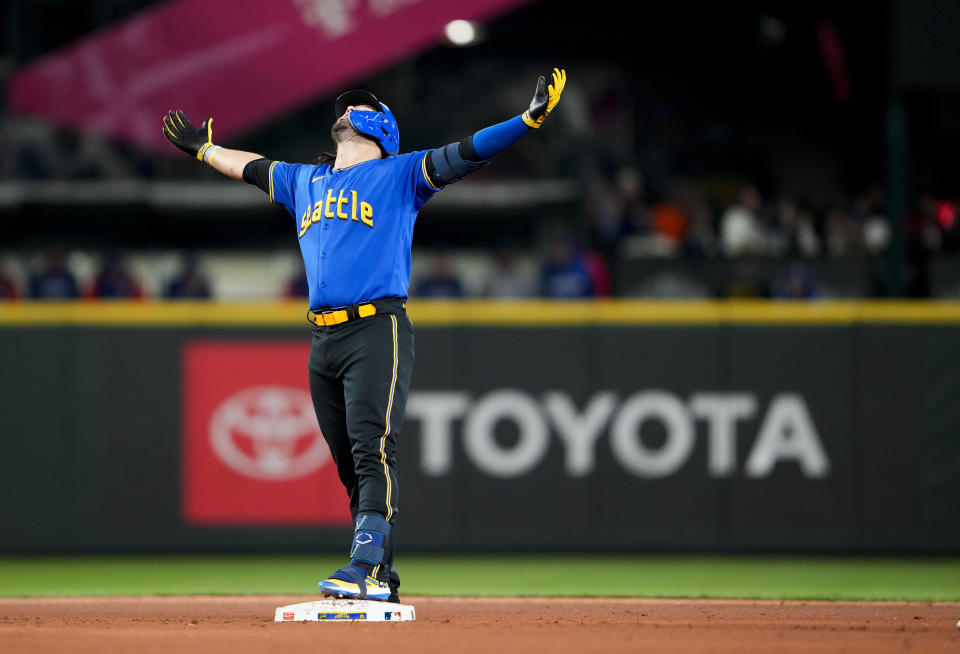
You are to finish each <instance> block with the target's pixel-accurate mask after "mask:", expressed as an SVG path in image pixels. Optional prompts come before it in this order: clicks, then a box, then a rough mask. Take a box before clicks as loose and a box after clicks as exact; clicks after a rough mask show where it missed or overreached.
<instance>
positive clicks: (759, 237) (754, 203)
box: [720, 184, 766, 258]
mask: <svg viewBox="0 0 960 654" xmlns="http://www.w3.org/2000/svg"><path fill="white" fill-rule="evenodd" d="M759 213H760V193H759V192H758V191H757V189H756V188H755V187H753V186H752V185H749V184H747V185H745V186H743V187H741V189H740V191H739V194H738V197H737V201H736V202H735V203H734V204H732V205H730V206H729V207H728V208H727V210H726V211H725V212H724V213H723V217H722V218H721V219H720V240H721V244H722V247H723V253H724V255H726V256H727V257H731V258H735V257H743V256H748V255H760V254H765V251H766V235H765V233H764V229H763V225H762V224H761V223H760V217H759Z"/></svg>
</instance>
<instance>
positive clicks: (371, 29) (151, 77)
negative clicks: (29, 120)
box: [9, 0, 529, 151]
mask: <svg viewBox="0 0 960 654" xmlns="http://www.w3.org/2000/svg"><path fill="white" fill-rule="evenodd" d="M526 2H529V0H459V1H457V2H450V1H449V0H271V1H270V2H265V1H264V0H177V1H176V2H171V3H169V4H165V5H163V6H161V7H159V8H157V9H153V10H149V11H145V12H142V13H140V14H138V15H137V16H135V17H134V18H132V19H130V20H127V21H125V22H123V23H120V24H118V25H117V26H115V27H112V28H110V29H107V30H104V31H102V32H99V33H97V34H95V35H93V36H91V37H89V38H86V39H84V40H82V41H80V42H78V43H77V44H75V45H73V46H70V47H67V48H64V49H63V50H61V51H59V52H57V53H55V54H53V55H51V56H49V57H46V58H44V59H42V60H40V61H38V62H36V63H35V64H33V65H31V66H29V67H27V68H25V69H24V70H22V71H19V72H18V73H17V74H15V75H14V76H13V78H12V80H11V83H10V86H9V98H10V103H11V106H12V107H13V108H14V109H15V110H18V111H22V112H26V113H33V114H38V115H41V116H43V117H46V118H49V119H51V120H53V121H55V122H58V123H60V124H64V125H68V126H71V127H77V128H85V129H93V130H96V131H99V132H105V133H107V134H110V135H112V136H114V137H116V138H119V139H124V140H129V141H133V142H135V143H137V144H140V145H145V146H150V147H158V148H162V149H163V150H164V151H166V150H167V148H168V144H167V143H166V141H165V140H164V139H163V136H162V135H161V133H160V118H161V117H162V116H163V114H165V113H166V111H167V110H168V109H170V108H172V107H178V108H181V109H183V111H184V113H186V115H187V116H188V117H190V118H191V119H192V120H195V121H196V122H197V123H198V124H199V121H201V120H203V119H204V118H206V117H207V116H213V117H214V134H215V135H216V136H217V137H218V138H220V139H222V138H224V137H228V136H230V134H232V133H235V132H237V131H239V130H242V129H245V128H249V127H251V126H252V125H255V124H257V123H260V122H263V121H265V120H267V119H268V118H269V117H271V116H273V115H276V114H278V113H280V112H283V111H287V110H289V109H291V108H292V107H295V106H297V105H299V104H302V103H304V102H306V101H308V100H309V99H311V98H314V97H316V96H318V95H320V94H323V93H327V92H332V91H335V90H339V89H341V88H343V89H345V88H346V87H347V86H350V85H351V82H352V81H353V80H357V79H359V78H362V77H363V76H365V75H369V74H371V73H372V72H374V71H376V70H377V69H379V68H381V67H383V66H385V65H387V64H389V63H391V62H393V61H396V60H397V59H399V58H401V57H403V56H406V55H410V54H413V53H414V52H416V51H418V50H421V49H423V48H425V47H427V46H430V45H432V44H434V43H437V42H439V41H440V40H441V39H442V38H443V27H444V25H446V23H447V22H449V21H451V20H454V19H458V18H461V19H466V20H484V19H489V18H491V17H493V16H495V15H497V14H499V13H502V12H504V11H505V10H507V9H509V8H511V7H516V6H519V5H521V4H524V3H526ZM324 129H325V128H324Z"/></svg>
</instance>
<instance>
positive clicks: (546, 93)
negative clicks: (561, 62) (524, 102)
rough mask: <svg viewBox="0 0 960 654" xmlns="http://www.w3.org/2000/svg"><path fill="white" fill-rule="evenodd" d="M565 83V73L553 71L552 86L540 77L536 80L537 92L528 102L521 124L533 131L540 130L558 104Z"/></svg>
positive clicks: (563, 71)
mask: <svg viewBox="0 0 960 654" xmlns="http://www.w3.org/2000/svg"><path fill="white" fill-rule="evenodd" d="M566 83H567V71H566V70H563V69H558V68H554V69H553V84H549V85H548V84H547V80H546V79H544V78H543V77H542V76H541V77H540V79H538V80H537V90H536V91H535V92H534V94H533V100H531V101H530V108H529V109H527V110H526V111H524V112H523V116H521V117H522V118H523V122H525V123H526V124H527V125H529V126H530V127H532V128H534V129H540V125H542V124H543V121H544V119H545V118H546V117H547V116H549V115H550V112H551V111H553V108H554V107H555V106H557V103H558V102H560V94H561V93H563V87H564V86H565V85H566Z"/></svg>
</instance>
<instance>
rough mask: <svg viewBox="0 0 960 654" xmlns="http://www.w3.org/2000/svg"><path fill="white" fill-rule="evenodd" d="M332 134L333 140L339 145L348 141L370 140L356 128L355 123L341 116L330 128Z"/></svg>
mask: <svg viewBox="0 0 960 654" xmlns="http://www.w3.org/2000/svg"><path fill="white" fill-rule="evenodd" d="M330 136H331V137H332V138H333V142H334V143H336V144H337V145H340V144H341V143H346V142H348V141H362V140H368V139H366V137H365V136H363V135H362V134H361V133H360V132H358V131H357V130H356V129H354V127H353V125H351V124H350V121H348V120H347V119H346V118H339V119H338V120H337V122H335V123H334V124H333V127H331V128H330Z"/></svg>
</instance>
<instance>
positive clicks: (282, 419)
mask: <svg viewBox="0 0 960 654" xmlns="http://www.w3.org/2000/svg"><path fill="white" fill-rule="evenodd" d="M302 315H303V310H302V307H300V306H299V305H296V304H276V305H216V304H191V303H184V304H177V305H163V304H157V303H134V304H123V303H121V304H91V303H79V304H75V305H31V304H28V303H18V304H9V305H5V306H0V361H2V363H3V373H2V376H0V407H2V410H0V439H2V440H0V442H2V445H3V452H4V456H3V457H2V459H0V461H2V463H0V549H3V550H8V551H10V550H34V549H45V550H46V549H66V550H71V549H116V548H132V549H140V548H150V549H156V548H161V549H167V548H169V549H191V550H194V549H251V548H253V549H259V548H319V549H326V548H330V547H336V548H340V547H342V546H343V543H344V538H345V534H346V533H347V532H349V529H350V527H349V517H348V516H347V515H346V512H345V505H346V497H345V494H344V493H343V491H342V490H341V489H340V487H339V486H338V482H337V479H336V474H335V470H334V467H333V464H332V462H330V461H329V454H328V453H327V452H326V450H325V448H324V447H323V445H322V441H321V439H320V437H319V433H318V430H317V428H316V424H315V420H313V418H312V414H311V412H310V404H309V398H308V396H307V394H306V355H307V348H308V346H309V338H310V329H309V326H308V325H306V323H305V322H303V320H302ZM410 315H411V317H412V319H413V322H414V324H415V328H416V358H417V362H416V366H415V371H414V378H413V384H412V391H411V394H410V401H409V403H408V411H407V420H406V424H405V425H404V426H403V430H402V434H401V436H400V482H399V492H400V494H401V495H400V499H401V501H400V507H401V512H400V521H401V527H400V529H399V531H398V536H399V539H400V544H401V546H402V547H404V548H418V549H419V548H430V549H491V548H492V549H501V548H509V549H518V548H519V549H538V550H539V549H542V548H548V549H556V550H561V549H562V550H576V549H591V550H596V549H607V550H642V549H678V548H679V549H710V550H766V551H796V550H807V551H916V552H956V551H957V550H958V549H960V520H958V519H957V516H958V515H960V305H954V304H910V303H896V304H879V303H858V304H850V303H817V304H813V305H794V304H764V303H644V302H608V303H600V304H591V303H583V304H581V303H569V304H568V303H540V302H532V303H515V304H485V303H479V302H470V303H457V304H451V303H425V302H420V303H412V304H411V306H410Z"/></svg>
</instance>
